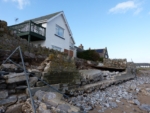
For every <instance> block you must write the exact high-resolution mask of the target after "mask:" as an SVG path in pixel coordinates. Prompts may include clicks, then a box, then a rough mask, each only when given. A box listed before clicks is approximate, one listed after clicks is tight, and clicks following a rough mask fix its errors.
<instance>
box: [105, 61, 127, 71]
mask: <svg viewBox="0 0 150 113" xmlns="http://www.w3.org/2000/svg"><path fill="white" fill-rule="evenodd" d="M103 65H104V66H106V67H111V68H118V69H126V67H127V60H126V59H104V60H103Z"/></svg>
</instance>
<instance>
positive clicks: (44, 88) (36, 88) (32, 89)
mask: <svg viewBox="0 0 150 113" xmlns="http://www.w3.org/2000/svg"><path fill="white" fill-rule="evenodd" d="M51 86H52V87H54V88H55V89H57V90H58V89H59V84H53V85H51ZM30 90H31V94H32V95H34V94H35V92H37V91H38V90H41V91H47V92H49V91H51V92H55V90H53V89H52V88H50V87H49V86H43V87H32V88H30ZM26 94H27V95H29V92H28V88H27V89H26Z"/></svg>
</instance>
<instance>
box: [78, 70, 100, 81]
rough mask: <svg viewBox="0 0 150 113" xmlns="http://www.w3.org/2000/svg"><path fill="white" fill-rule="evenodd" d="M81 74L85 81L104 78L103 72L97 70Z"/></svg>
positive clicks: (81, 72) (81, 71)
mask: <svg viewBox="0 0 150 113" xmlns="http://www.w3.org/2000/svg"><path fill="white" fill-rule="evenodd" d="M79 73H80V74H81V76H82V77H83V78H84V79H88V80H93V79H95V78H100V77H101V76H102V72H101V71H100V70H96V69H88V70H79Z"/></svg>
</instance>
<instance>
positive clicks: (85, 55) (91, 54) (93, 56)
mask: <svg viewBox="0 0 150 113" xmlns="http://www.w3.org/2000/svg"><path fill="white" fill-rule="evenodd" d="M77 57H78V58H82V59H85V60H91V61H101V62H103V58H100V56H99V54H98V53H97V52H96V51H95V50H86V51H83V52H78V53H77Z"/></svg>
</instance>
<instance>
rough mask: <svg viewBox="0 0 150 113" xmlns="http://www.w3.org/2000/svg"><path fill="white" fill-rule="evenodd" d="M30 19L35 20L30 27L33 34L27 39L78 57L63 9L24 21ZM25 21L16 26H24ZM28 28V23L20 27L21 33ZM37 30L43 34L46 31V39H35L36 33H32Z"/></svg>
mask: <svg viewBox="0 0 150 113" xmlns="http://www.w3.org/2000/svg"><path fill="white" fill-rule="evenodd" d="M29 21H31V22H33V23H31V24H30V26H31V27H30V30H29V29H28V30H29V31H30V33H29V34H30V35H31V36H30V35H28V36H29V37H28V38H26V39H28V40H30V42H31V43H33V44H35V45H38V44H40V45H41V46H46V47H49V48H51V49H55V50H58V51H61V52H65V53H67V54H68V55H70V56H73V57H76V49H75V47H74V45H75V41H74V38H73V35H72V32H71V29H70V27H69V24H68V22H67V19H66V17H65V14H64V12H63V11H61V12H57V13H53V14H49V15H46V16H42V17H38V18H34V19H30V20H27V21H25V22H23V23H26V22H29ZM23 23H21V24H18V25H14V26H21V25H22V26H23ZM28 25H29V24H28ZM34 25H35V26H34ZM14 26H10V27H14ZM38 26H42V27H43V28H45V30H46V31H43V29H42V28H41V27H40V28H39V27H38ZM27 28H29V27H27V25H26V28H25V27H19V28H18V29H19V31H20V32H19V33H22V32H24V31H25V30H26V29H27ZM37 31H40V32H42V33H40V34H41V35H43V32H45V35H44V36H45V37H44V40H35V35H34V34H33V35H32V33H33V32H34V33H37ZM17 32H18V31H17ZM38 33H39V32H38ZM20 36H21V37H22V38H23V37H24V36H22V35H20Z"/></svg>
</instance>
